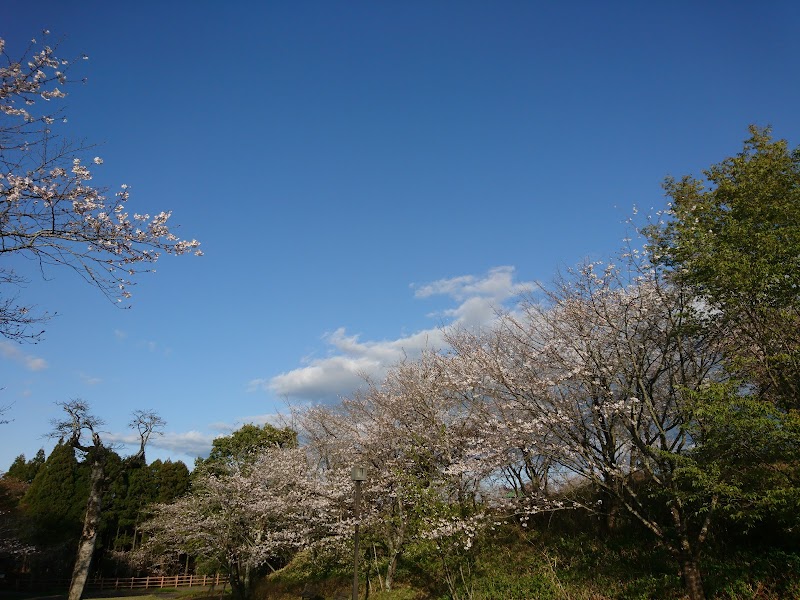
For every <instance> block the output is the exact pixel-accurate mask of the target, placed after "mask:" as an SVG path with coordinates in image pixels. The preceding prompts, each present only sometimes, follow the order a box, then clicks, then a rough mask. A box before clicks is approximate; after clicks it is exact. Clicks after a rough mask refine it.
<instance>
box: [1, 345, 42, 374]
mask: <svg viewBox="0 0 800 600" xmlns="http://www.w3.org/2000/svg"><path fill="white" fill-rule="evenodd" d="M0 355H2V356H3V358H7V359H9V360H13V361H14V362H17V363H20V364H22V365H24V366H25V368H26V369H28V370H29V371H42V370H44V369H46V368H47V366H48V365H47V361H46V360H45V359H43V358H40V357H38V356H33V355H32V354H25V353H24V352H23V351H22V350H20V349H19V348H18V347H17V346H15V345H14V344H12V343H11V342H5V341H2V342H0Z"/></svg>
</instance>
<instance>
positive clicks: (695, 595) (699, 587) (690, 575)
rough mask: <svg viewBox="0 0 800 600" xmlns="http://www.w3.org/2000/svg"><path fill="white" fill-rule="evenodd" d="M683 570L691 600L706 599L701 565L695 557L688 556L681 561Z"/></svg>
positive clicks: (685, 584) (684, 582)
mask: <svg viewBox="0 0 800 600" xmlns="http://www.w3.org/2000/svg"><path fill="white" fill-rule="evenodd" d="M681 563H682V564H681V571H682V572H683V585H684V586H685V587H686V593H687V594H689V600H705V598H706V594H705V592H704V591H703V579H702V577H701V576H700V566H699V565H698V564H697V560H695V559H694V558H687V557H684V559H683V560H682V561H681Z"/></svg>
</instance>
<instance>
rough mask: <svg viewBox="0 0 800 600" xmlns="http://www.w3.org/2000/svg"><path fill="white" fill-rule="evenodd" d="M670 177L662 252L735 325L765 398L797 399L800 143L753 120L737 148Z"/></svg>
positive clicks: (737, 346)
mask: <svg viewBox="0 0 800 600" xmlns="http://www.w3.org/2000/svg"><path fill="white" fill-rule="evenodd" d="M704 176H705V180H703V179H697V178H695V177H693V176H685V177H683V178H681V179H672V178H670V179H667V180H666V182H665V185H664V187H665V189H666V192H667V196H668V197H669V198H670V199H671V204H670V207H669V210H668V211H667V219H666V220H664V221H663V222H660V223H658V224H654V225H652V226H650V227H649V228H647V229H646V234H647V236H648V237H649V238H650V242H651V250H652V252H653V254H654V255H655V258H656V259H657V260H659V261H661V262H663V263H665V264H667V265H668V266H669V267H671V269H672V274H673V277H675V278H676V279H677V280H679V281H680V282H681V283H684V284H689V285H690V286H692V287H693V289H694V290H695V291H696V293H697V295H698V296H699V297H700V298H701V299H702V300H703V301H704V302H705V303H706V304H707V306H708V309H709V316H710V317H711V318H712V319H711V320H712V321H713V322H714V323H715V324H718V325H722V326H724V327H725V328H727V329H728V330H729V335H728V336H727V337H728V340H729V344H728V348H727V355H728V358H729V359H730V360H731V369H732V370H733V371H734V372H735V373H736V374H737V375H738V377H740V378H741V379H744V380H747V381H748V382H749V383H750V384H751V385H753V386H754V388H755V390H756V391H757V392H758V394H759V395H760V396H761V397H764V398H768V399H770V400H772V401H773V402H775V403H776V404H778V405H780V406H783V407H794V408H797V407H798V406H800V149H798V148H795V149H794V150H791V149H790V148H789V146H788V144H787V142H786V141H785V140H773V139H772V136H771V131H770V129H768V128H767V129H759V128H757V127H755V126H751V127H750V138H749V139H747V140H746V141H745V143H744V148H743V150H742V151H741V152H740V153H739V154H737V155H736V156H733V157H730V158H726V159H725V160H723V161H722V162H720V163H718V164H715V165H712V166H711V167H710V168H709V169H708V170H706V171H704Z"/></svg>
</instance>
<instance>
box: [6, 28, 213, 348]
mask: <svg viewBox="0 0 800 600" xmlns="http://www.w3.org/2000/svg"><path fill="white" fill-rule="evenodd" d="M47 34H48V32H44V35H45V37H47ZM83 58H84V59H85V58H86V57H85V56H84V57H83ZM72 67H73V61H70V60H65V59H64V58H63V57H60V56H59V55H58V54H57V45H56V46H52V47H51V46H50V45H47V44H45V45H43V46H39V45H38V44H37V42H36V40H32V41H31V44H30V46H29V47H28V48H27V50H26V51H25V52H24V53H23V54H22V56H21V57H20V58H19V59H15V58H12V57H11V56H10V55H9V54H8V52H7V50H6V47H5V40H3V39H2V38H0V256H4V265H5V266H3V267H2V269H0V284H2V292H0V335H3V336H4V337H6V338H9V339H14V340H25V339H36V338H38V337H39V336H41V333H42V331H41V329H40V328H39V327H40V325H41V324H42V322H43V321H45V320H47V318H49V316H50V315H49V314H48V313H46V312H45V313H38V312H36V311H35V310H34V307H33V306H32V305H31V304H29V303H26V302H24V301H22V300H21V299H20V298H19V294H18V291H15V290H18V289H19V285H20V284H21V283H24V282H25V277H24V276H23V275H21V274H20V273H18V272H17V271H16V270H15V269H14V268H13V267H12V266H10V265H9V260H8V258H10V256H12V255H16V256H20V257H24V258H26V259H29V260H31V261H32V262H33V264H35V265H36V267H37V268H38V269H39V270H40V271H42V273H46V270H47V269H48V268H49V267H51V266H56V267H67V268H69V269H72V270H73V271H74V272H75V273H77V274H78V275H79V276H80V277H82V278H83V279H84V280H85V281H87V282H88V283H89V284H91V285H93V286H95V287H96V288H98V289H99V290H100V291H101V292H102V293H103V294H105V295H106V297H108V298H109V299H110V300H112V301H114V302H116V303H119V304H120V305H123V303H125V305H127V304H126V303H127V300H128V298H130V291H129V288H130V286H131V285H132V284H133V277H134V276H135V275H136V274H137V273H140V272H145V271H149V270H151V266H152V264H153V263H154V262H155V261H156V260H158V258H159V256H160V254H162V253H166V254H175V255H179V254H187V253H195V254H198V255H199V254H201V252H200V250H199V245H200V244H199V242H197V241H196V240H188V241H187V240H182V239H180V238H178V236H176V235H175V234H174V233H173V232H172V231H171V230H170V229H169V227H168V221H169V219H170V215H171V213H170V212H158V213H156V214H153V215H151V214H148V213H146V212H141V213H139V212H133V213H131V212H130V211H129V209H128V208H127V205H128V203H129V199H130V198H129V196H130V191H129V188H128V186H127V185H122V186H121V187H120V189H119V190H118V191H117V192H115V193H113V194H111V195H108V194H107V192H106V191H105V190H104V189H103V188H100V187H97V186H95V185H94V184H93V183H92V179H93V173H92V170H90V167H91V169H99V168H100V166H101V165H102V164H103V159H102V158H100V157H99V156H92V154H93V152H92V151H93V147H92V146H91V145H88V144H86V143H84V142H73V141H70V139H68V138H66V137H64V135H63V134H61V133H60V132H59V128H60V127H63V126H64V123H65V122H66V120H67V119H66V116H65V114H64V112H63V108H61V107H59V101H61V100H63V99H64V98H65V97H66V91H65V90H66V89H67V87H68V86H69V85H70V84H72V83H73V81H72V79H71V78H70V72H71V69H72Z"/></svg>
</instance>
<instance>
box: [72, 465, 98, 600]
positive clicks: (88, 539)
mask: <svg viewBox="0 0 800 600" xmlns="http://www.w3.org/2000/svg"><path fill="white" fill-rule="evenodd" d="M103 463H104V461H103V457H102V456H99V455H95V456H94V460H93V461H92V473H91V479H90V484H89V500H88V502H87V503H86V517H85V518H84V519H83V532H82V533H81V539H80V542H79V544H78V556H77V558H76V559H75V567H74V568H73V569H72V581H71V582H70V585H69V596H68V600H80V598H81V596H82V595H83V588H84V586H85V585H86V578H87V577H88V576H89V567H90V566H91V564H92V555H93V554H94V546H95V542H97V529H98V526H99V525H100V509H101V504H102V500H103V494H102V491H103V490H102V488H103V478H104V476H105V465H104V464H103Z"/></svg>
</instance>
